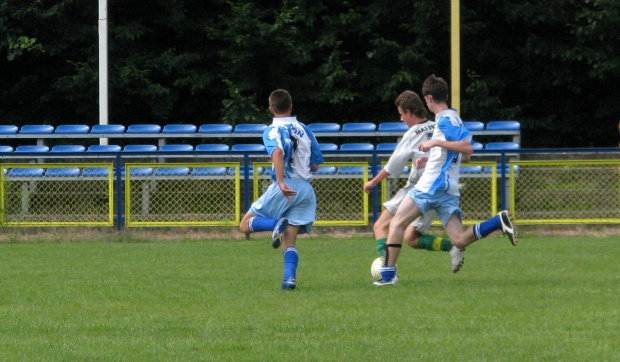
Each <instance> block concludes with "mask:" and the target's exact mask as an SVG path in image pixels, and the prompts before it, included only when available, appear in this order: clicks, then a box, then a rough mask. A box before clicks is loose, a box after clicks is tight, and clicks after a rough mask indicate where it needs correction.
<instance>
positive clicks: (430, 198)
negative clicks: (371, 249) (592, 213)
mask: <svg viewBox="0 0 620 362" xmlns="http://www.w3.org/2000/svg"><path fill="white" fill-rule="evenodd" d="M422 94H423V95H424V99H425V101H426V105H427V106H428V109H429V110H430V111H431V112H433V113H434V114H435V120H436V122H437V125H436V127H435V130H434V131H433V137H432V139H430V140H427V141H423V142H422V143H420V145H419V150H420V151H421V152H427V151H430V155H429V157H428V160H426V165H425V166H426V168H425V170H424V173H423V174H422V176H421V177H420V179H419V180H418V182H417V183H416V185H415V186H414V188H413V189H411V190H410V191H409V193H408V194H407V197H405V198H404V199H403V201H402V202H401V204H400V206H399V207H398V209H397V211H396V214H395V215H394V218H393V219H392V221H391V222H390V227H389V234H388V238H387V242H386V245H385V255H384V258H385V259H384V265H383V267H382V268H381V280H379V281H377V282H375V283H374V284H375V285H377V286H384V285H393V284H396V282H397V281H398V277H397V276H396V260H397V259H398V255H399V254H400V248H401V245H402V240H403V235H404V232H405V228H406V227H407V225H409V224H410V223H411V222H412V221H413V220H415V219H416V218H418V217H419V216H420V215H423V214H427V213H428V212H429V211H430V210H435V211H436V212H437V215H438V216H439V219H440V220H441V222H442V224H443V226H444V229H445V230H446V232H447V234H448V237H449V238H450V240H451V242H452V245H454V246H456V247H457V248H460V249H461V250H465V248H466V247H467V246H469V245H471V244H472V243H474V242H475V241H477V240H479V239H482V238H484V237H486V236H488V235H489V234H491V233H492V232H494V231H496V230H502V232H503V233H504V234H506V235H507V236H508V238H509V240H510V242H511V243H512V245H516V244H517V237H516V232H515V228H514V225H513V223H512V220H511V219H510V216H509V215H508V212H507V211H505V210H504V211H501V212H499V213H498V214H497V215H496V216H494V217H492V218H491V219H488V220H485V221H483V222H480V223H478V224H476V225H474V226H472V227H469V228H467V229H465V230H464V229H463V224H462V222H461V214H462V212H461V209H460V207H459V188H458V183H459V172H460V165H461V157H462V154H467V155H471V154H472V153H473V148H472V146H471V143H470V142H471V137H472V135H471V132H470V131H469V130H467V129H466V128H465V127H464V126H463V121H462V120H461V118H460V117H459V116H458V115H457V113H456V110H454V109H451V108H448V84H447V83H446V81H445V80H444V79H442V78H440V77H437V76H435V75H434V74H433V75H431V76H429V77H428V78H427V79H426V80H425V81H424V84H423V86H422ZM420 166H421V165H420Z"/></svg>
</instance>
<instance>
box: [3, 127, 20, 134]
mask: <svg viewBox="0 0 620 362" xmlns="http://www.w3.org/2000/svg"><path fill="white" fill-rule="evenodd" d="M17 130H18V128H17V126H8V125H3V126H0V134H17Z"/></svg>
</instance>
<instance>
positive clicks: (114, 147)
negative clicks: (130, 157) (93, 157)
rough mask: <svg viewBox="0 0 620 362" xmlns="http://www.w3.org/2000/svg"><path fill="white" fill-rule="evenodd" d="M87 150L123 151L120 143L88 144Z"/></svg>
mask: <svg viewBox="0 0 620 362" xmlns="http://www.w3.org/2000/svg"><path fill="white" fill-rule="evenodd" d="M86 152H121V146H118V145H92V146H88V150H86Z"/></svg>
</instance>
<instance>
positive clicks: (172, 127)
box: [161, 124, 196, 134]
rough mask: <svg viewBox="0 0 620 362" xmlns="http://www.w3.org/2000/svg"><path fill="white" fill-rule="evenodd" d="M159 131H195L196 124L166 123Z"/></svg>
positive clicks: (167, 132) (168, 132)
mask: <svg viewBox="0 0 620 362" xmlns="http://www.w3.org/2000/svg"><path fill="white" fill-rule="evenodd" d="M161 133H166V134H170V133H173V134H176V133H196V126H194V125H193V124H168V125H166V126H164V129H163V130H162V131H161Z"/></svg>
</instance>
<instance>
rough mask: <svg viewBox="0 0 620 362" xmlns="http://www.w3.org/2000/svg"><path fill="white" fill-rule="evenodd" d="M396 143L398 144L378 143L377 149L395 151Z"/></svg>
mask: <svg viewBox="0 0 620 362" xmlns="http://www.w3.org/2000/svg"><path fill="white" fill-rule="evenodd" d="M396 145H398V143H396V142H389V143H379V144H378V145H377V151H394V150H395V149H396Z"/></svg>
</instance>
